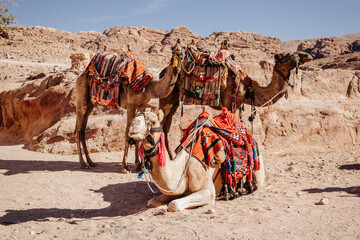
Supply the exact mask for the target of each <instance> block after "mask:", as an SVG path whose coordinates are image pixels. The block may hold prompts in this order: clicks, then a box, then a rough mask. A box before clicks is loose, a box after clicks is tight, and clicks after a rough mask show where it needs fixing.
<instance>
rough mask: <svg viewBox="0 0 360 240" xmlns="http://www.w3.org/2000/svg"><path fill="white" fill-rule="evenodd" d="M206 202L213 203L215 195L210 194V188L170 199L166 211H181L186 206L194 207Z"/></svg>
mask: <svg viewBox="0 0 360 240" xmlns="http://www.w3.org/2000/svg"><path fill="white" fill-rule="evenodd" d="M207 204H215V196H214V194H211V192H210V190H208V189H205V190H200V191H198V192H195V193H192V194H190V195H188V196H186V197H183V198H179V199H176V200H173V201H171V202H170V203H169V205H168V211H169V212H176V211H183V210H184V209H186V208H194V207H199V206H204V205H207Z"/></svg>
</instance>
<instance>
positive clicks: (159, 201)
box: [146, 194, 179, 208]
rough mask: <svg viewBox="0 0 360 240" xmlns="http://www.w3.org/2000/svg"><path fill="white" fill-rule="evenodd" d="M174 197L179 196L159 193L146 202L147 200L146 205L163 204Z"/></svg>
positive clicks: (154, 206)
mask: <svg viewBox="0 0 360 240" xmlns="http://www.w3.org/2000/svg"><path fill="white" fill-rule="evenodd" d="M176 198H179V196H173V195H164V194H162V195H160V196H157V197H154V198H152V199H150V200H149V201H148V202H147V205H146V206H147V207H149V208H156V207H159V206H161V205H164V204H166V203H168V202H170V201H172V200H174V199H176Z"/></svg>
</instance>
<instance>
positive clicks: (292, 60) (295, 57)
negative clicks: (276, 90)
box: [274, 52, 299, 89]
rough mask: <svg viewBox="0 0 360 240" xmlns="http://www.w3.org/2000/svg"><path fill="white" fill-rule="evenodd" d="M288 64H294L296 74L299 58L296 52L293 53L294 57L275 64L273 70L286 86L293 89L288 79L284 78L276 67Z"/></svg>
mask: <svg viewBox="0 0 360 240" xmlns="http://www.w3.org/2000/svg"><path fill="white" fill-rule="evenodd" d="M288 62H292V63H294V64H295V67H296V74H298V71H299V56H298V54H297V52H294V57H292V58H290V59H287V60H285V61H282V62H279V63H276V64H275V66H274V70H275V71H276V72H277V73H278V74H279V75H280V76H281V77H282V78H283V79H284V80H285V81H286V82H287V84H288V86H290V87H291V89H294V85H292V84H291V83H290V80H289V77H287V76H285V74H284V73H283V72H281V71H280V69H279V68H278V66H281V65H284V64H286V63H288Z"/></svg>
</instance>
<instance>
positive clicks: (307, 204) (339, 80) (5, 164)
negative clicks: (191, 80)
mask: <svg viewBox="0 0 360 240" xmlns="http://www.w3.org/2000/svg"><path fill="white" fill-rule="evenodd" d="M179 37H180V38H181V41H182V42H185V43H186V42H187V43H189V42H191V40H195V41H197V47H199V48H204V49H209V50H211V51H215V50H216V49H218V46H219V44H220V42H221V41H222V40H224V39H228V40H230V43H231V44H232V48H231V51H233V53H234V55H235V56H236V60H237V62H240V63H241V65H242V67H243V68H244V70H245V71H246V72H247V73H248V74H249V75H250V76H251V77H253V78H254V79H259V82H260V84H262V85H266V84H268V83H269V82H270V81H271V75H272V66H273V63H274V59H273V56H274V54H276V53H278V52H280V51H282V50H287V51H295V50H296V49H300V50H303V51H308V52H309V53H311V54H312V56H313V57H314V61H312V62H311V63H309V64H305V65H304V66H302V67H301V68H300V70H299V74H298V75H296V76H294V74H292V76H291V77H290V80H291V82H292V83H294V85H295V88H294V89H293V90H291V91H289V99H287V100H286V99H285V98H283V99H281V100H280V101H279V102H277V103H275V104H274V105H272V106H267V107H266V108H262V109H260V108H258V109H257V117H256V119H255V121H254V134H253V136H254V138H255V139H256V140H257V142H258V143H259V144H260V151H261V154H262V155H263V158H264V161H265V164H264V166H263V167H264V168H265V172H266V184H265V186H264V188H262V189H259V190H257V191H255V192H254V193H253V194H249V195H245V196H242V197H238V198H236V199H234V200H231V201H216V203H215V205H213V206H203V207H199V208H195V209H187V210H184V211H182V212H168V211H167V208H166V206H161V207H159V208H147V207H146V203H147V201H148V200H149V199H151V198H152V197H154V196H158V195H159V194H160V192H159V191H158V190H156V193H155V194H153V193H152V192H151V191H150V189H149V188H148V186H147V183H146V182H145V181H144V180H142V179H138V178H137V174H138V172H136V171H135V169H136V166H135V159H134V148H132V149H131V150H130V151H129V152H130V156H129V163H130V170H131V173H129V174H122V173H120V171H121V164H120V163H121V160H122V157H123V146H124V129H125V125H124V122H126V110H124V109H120V110H116V111H115V110H110V111H109V110H101V109H96V110H95V111H94V113H93V114H92V115H91V116H90V119H89V124H88V127H87V132H86V133H87V143H88V147H89V150H90V153H91V157H92V159H93V160H94V161H95V162H96V163H98V164H99V166H98V167H96V168H90V169H79V163H78V156H77V152H76V144H75V141H74V137H73V132H74V126H75V113H74V111H75V105H74V99H75V94H74V91H73V90H74V85H75V79H76V77H78V76H79V74H81V72H82V69H81V68H79V69H72V68H73V66H72V62H71V60H70V56H71V55H72V54H78V53H81V54H85V55H86V54H94V53H96V52H97V51H101V50H102V49H103V47H104V45H106V46H109V47H110V48H119V47H124V46H126V44H127V43H129V42H130V43H132V44H133V51H134V52H135V53H136V54H137V55H138V56H139V57H140V58H141V59H142V60H144V62H145V63H146V64H147V66H149V68H150V69H151V70H152V71H153V72H156V73H159V72H160V71H161V69H162V68H163V67H164V66H166V64H168V61H169V59H170V54H171V50H170V47H171V46H172V45H173V44H174V43H175V42H176V40H177V38H179ZM298 45H299V46H298ZM350 47H351V48H350ZM285 48H286V49H285ZM349 49H350V50H349ZM88 60H89V59H88ZM359 64H360V35H359V34H354V35H351V36H346V37H345V36H344V37H343V38H331V39H328V38H326V39H317V40H316V39H312V40H311V41H307V42H303V41H301V40H296V41H288V42H286V43H282V42H281V41H280V40H279V39H277V38H270V37H265V36H261V35H258V34H253V33H246V32H242V31H241V32H234V33H228V32H217V33H213V34H211V35H210V36H209V37H206V38H203V37H200V36H198V35H196V34H194V33H192V32H191V31H190V30H189V29H188V28H186V27H178V28H174V29H173V30H172V31H171V32H168V31H165V30H155V29H148V28H144V27H140V28H135V27H128V28H124V27H121V26H117V27H114V28H111V29H108V30H106V31H104V33H96V32H80V33H76V34H72V33H68V32H63V31H59V30H56V29H51V28H44V27H28V28H13V29H12V32H11V34H10V39H1V38H0V84H1V85H0V113H1V115H0V184H1V187H0V203H1V204H0V237H1V238H2V239H39V240H40V239H360V227H359V226H360V217H359V216H360V148H359V146H360V102H359V99H360V71H359V70H360V68H359V66H360V65H359ZM156 105H157V101H155V100H154V101H151V102H150V103H149V107H150V108H151V109H155V108H156ZM249 109H250V108H249V107H247V109H246V111H247V112H246V111H245V114H246V113H248V112H249ZM207 110H209V109H207ZM201 111H202V108H200V107H198V106H195V107H193V106H191V107H190V106H187V107H184V116H183V117H181V115H180V109H179V110H178V112H177V113H176V115H175V117H174V119H173V127H172V129H171V132H170V136H169V137H170V138H171V139H170V142H171V143H174V144H173V146H171V147H172V148H173V149H174V148H175V147H176V146H177V144H178V140H179V138H180V131H179V128H185V127H187V125H188V124H189V123H190V122H191V121H193V120H194V116H195V115H196V114H199V113H201ZM245 122H246V125H247V126H248V127H249V128H250V127H251V125H250V124H249V122H247V121H246V120H245ZM151 186H152V187H153V188H154V189H156V188H155V186H154V185H153V184H152V185H151Z"/></svg>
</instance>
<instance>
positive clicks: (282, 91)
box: [240, 88, 287, 120]
mask: <svg viewBox="0 0 360 240" xmlns="http://www.w3.org/2000/svg"><path fill="white" fill-rule="evenodd" d="M286 91H287V89H286V88H284V89H283V90H281V91H279V92H278V93H276V94H275V95H274V96H273V97H272V98H270V99H269V100H268V101H267V102H265V103H264V104H263V105H261V106H260V107H261V108H262V107H264V106H265V105H267V104H268V103H269V102H271V101H272V100H273V99H274V98H276V97H277V96H278V95H280V94H281V93H284V92H286ZM255 111H256V110H253V111H251V112H250V114H249V115H248V116H246V117H245V118H247V117H250V116H251V115H252V114H253V113H254V112H255ZM240 120H243V118H242V117H241V118H240Z"/></svg>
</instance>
